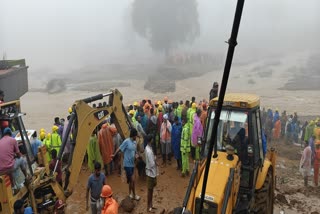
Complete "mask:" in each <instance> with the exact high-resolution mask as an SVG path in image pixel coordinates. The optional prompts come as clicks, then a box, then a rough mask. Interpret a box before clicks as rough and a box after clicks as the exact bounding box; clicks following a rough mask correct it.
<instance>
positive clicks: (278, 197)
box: [275, 194, 288, 205]
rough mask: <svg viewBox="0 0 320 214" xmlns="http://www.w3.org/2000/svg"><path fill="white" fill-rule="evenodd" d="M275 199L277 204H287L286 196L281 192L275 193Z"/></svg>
mask: <svg viewBox="0 0 320 214" xmlns="http://www.w3.org/2000/svg"><path fill="white" fill-rule="evenodd" d="M275 199H276V200H277V201H278V202H279V204H285V205H288V200H287V199H286V196H284V195H282V194H277V195H276V197H275Z"/></svg>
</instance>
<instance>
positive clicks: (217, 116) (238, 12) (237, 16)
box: [199, 0, 244, 213]
mask: <svg viewBox="0 0 320 214" xmlns="http://www.w3.org/2000/svg"><path fill="white" fill-rule="evenodd" d="M243 5H244V0H238V3H237V7H236V12H235V16H234V20H233V26H232V32H231V37H230V39H229V41H228V44H229V48H228V53H227V58H226V63H225V67H224V72H223V77H222V84H221V88H220V93H219V99H218V106H217V109H216V111H215V117H214V123H213V128H212V138H211V141H210V145H209V151H208V155H207V162H206V168H205V171H204V178H203V185H202V191H201V201H200V210H199V213H202V209H203V202H204V198H205V193H206V188H207V181H208V174H209V168H210V163H211V154H212V150H213V146H214V155H213V157H217V156H218V153H217V144H216V143H215V142H216V138H217V130H218V125H219V120H220V114H221V109H222V104H223V100H224V95H225V93H226V89H227V85H228V79H229V74H230V68H231V64H232V59H233V53H234V49H235V47H236V45H237V36H238V31H239V26H240V21H241V15H242V10H243Z"/></svg>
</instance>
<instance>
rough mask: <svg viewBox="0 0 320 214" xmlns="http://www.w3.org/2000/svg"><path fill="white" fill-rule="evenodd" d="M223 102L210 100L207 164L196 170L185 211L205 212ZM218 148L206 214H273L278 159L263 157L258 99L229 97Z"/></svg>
mask: <svg viewBox="0 0 320 214" xmlns="http://www.w3.org/2000/svg"><path fill="white" fill-rule="evenodd" d="M217 102H218V98H214V99H213V100H211V101H210V105H209V106H210V108H209V110H208V118H207V126H206V127H207V128H206V130H205V134H204V136H205V137H204V139H203V144H202V153H201V157H202V159H201V161H200V162H199V163H197V164H196V167H195V169H194V170H193V174H192V176H191V179H190V183H189V187H188V191H187V194H186V198H185V202H186V203H185V204H184V205H185V209H186V210H190V211H191V212H192V213H199V209H200V206H201V200H200V199H201V190H202V186H203V179H204V166H205V164H206V157H207V155H208V147H209V145H210V142H212V141H211V140H212V139H211V138H212V128H213V124H214V117H215V110H216V108H217ZM214 143H215V144H216V145H215V147H214V148H215V150H214V152H213V154H212V159H211V163H210V169H209V173H208V184H207V187H206V193H205V197H204V198H205V200H204V204H203V209H202V213H212V214H214V213H272V210H273V190H274V164H275V154H274V151H271V152H270V153H269V154H268V155H264V153H263V142H262V126H261V120H260V99H259V97H258V96H256V95H251V94H237V93H234V94H226V95H225V98H224V104H223V107H222V111H221V114H220V121H219V124H218V130H217V138H216V139H215V141H214ZM188 194H189V195H188ZM188 197H189V198H188Z"/></svg>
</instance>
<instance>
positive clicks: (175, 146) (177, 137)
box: [171, 116, 182, 170]
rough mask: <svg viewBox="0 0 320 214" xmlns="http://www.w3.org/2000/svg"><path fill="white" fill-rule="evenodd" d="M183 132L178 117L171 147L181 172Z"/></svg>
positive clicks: (172, 134)
mask: <svg viewBox="0 0 320 214" xmlns="http://www.w3.org/2000/svg"><path fill="white" fill-rule="evenodd" d="M181 132H182V125H181V122H180V121H179V118H178V117H177V116H176V117H175V118H174V124H173V126H172V132H171V146H172V152H173V155H174V158H175V159H176V160H177V170H181V166H182V162H181V152H180V142H181Z"/></svg>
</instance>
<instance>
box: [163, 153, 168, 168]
mask: <svg viewBox="0 0 320 214" xmlns="http://www.w3.org/2000/svg"><path fill="white" fill-rule="evenodd" d="M166 158H167V157H166V155H162V165H163V166H166V163H167V160H166Z"/></svg>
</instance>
